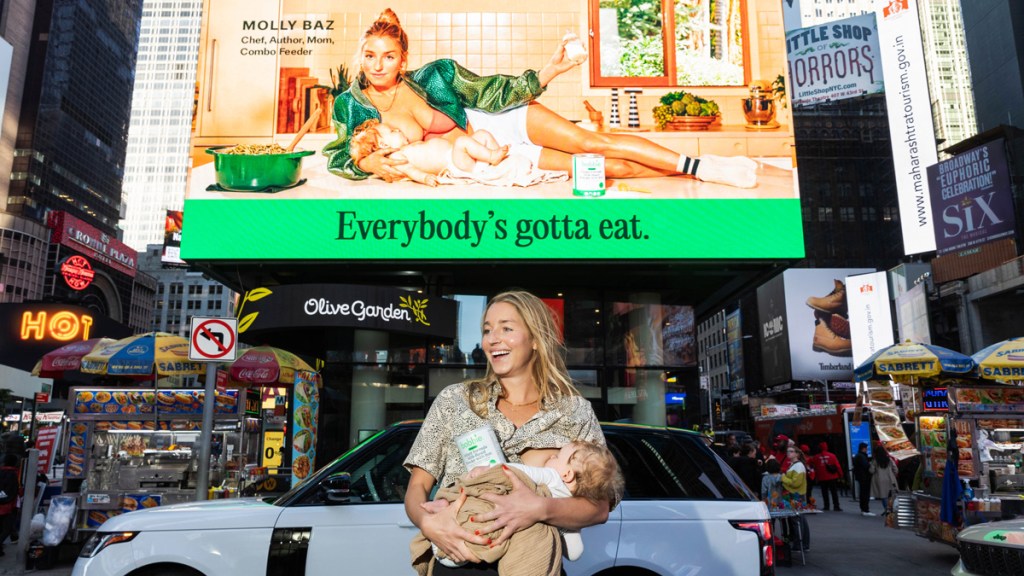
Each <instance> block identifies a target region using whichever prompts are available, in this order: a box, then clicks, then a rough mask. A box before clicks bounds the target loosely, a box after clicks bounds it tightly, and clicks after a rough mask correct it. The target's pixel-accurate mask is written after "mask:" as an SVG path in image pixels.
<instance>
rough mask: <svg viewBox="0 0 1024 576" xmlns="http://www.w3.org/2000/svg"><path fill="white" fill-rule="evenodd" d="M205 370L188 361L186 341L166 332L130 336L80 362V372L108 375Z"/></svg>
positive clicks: (195, 372)
mask: <svg viewBox="0 0 1024 576" xmlns="http://www.w3.org/2000/svg"><path fill="white" fill-rule="evenodd" d="M205 371H206V367H205V365H204V364H203V363H202V362H192V361H190V360H189V359H188V340H186V339H185V338H182V337H181V336H177V335H175V334H167V333H166V332H147V333H145V334H136V335H134V336H129V337H127V338H123V339H121V340H118V341H116V342H112V343H110V344H107V345H106V346H101V347H99V348H98V349H97V350H96V351H95V352H93V353H92V354H89V355H87V356H85V357H84V358H83V359H82V372H88V373H90V374H108V375H110V376H154V377H159V376H187V375H193V374H202V373H203V372H205Z"/></svg>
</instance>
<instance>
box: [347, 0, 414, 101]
mask: <svg viewBox="0 0 1024 576" xmlns="http://www.w3.org/2000/svg"><path fill="white" fill-rule="evenodd" d="M374 36H379V37H381V38H391V39H392V40H394V41H395V42H397V43H398V46H399V47H400V48H401V49H402V62H405V63H408V62H409V35H408V34H406V33H405V28H402V24H401V22H399V21H398V15H397V14H395V12H394V10H392V9H391V8H385V9H384V11H383V12H381V13H380V16H377V19H376V20H374V21H373V24H370V27H369V28H367V29H366V32H364V33H363V37H362V38H361V39H360V40H359V44H357V45H356V53H355V55H353V57H352V69H353V70H358V72H357V74H356V76H357V77H358V78H359V81H360V83H362V82H363V81H364V79H365V76H364V75H363V49H364V48H366V41H367V40H369V39H370V38H372V37H374ZM403 72H404V68H403ZM399 78H401V74H400V75H399Z"/></svg>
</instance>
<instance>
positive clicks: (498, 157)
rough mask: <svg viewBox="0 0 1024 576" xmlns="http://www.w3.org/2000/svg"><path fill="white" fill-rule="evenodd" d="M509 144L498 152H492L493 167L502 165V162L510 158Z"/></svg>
mask: <svg viewBox="0 0 1024 576" xmlns="http://www.w3.org/2000/svg"><path fill="white" fill-rule="evenodd" d="M508 149H509V148H508V144H505V145H504V146H502V147H501V148H498V149H497V150H493V151H492V152H491V166H497V165H498V164H501V161H502V160H504V159H505V158H508Z"/></svg>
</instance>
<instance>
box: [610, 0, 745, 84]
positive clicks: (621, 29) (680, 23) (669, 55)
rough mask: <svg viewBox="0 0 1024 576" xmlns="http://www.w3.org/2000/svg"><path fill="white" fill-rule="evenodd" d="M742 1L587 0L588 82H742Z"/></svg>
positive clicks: (743, 48)
mask: <svg viewBox="0 0 1024 576" xmlns="http://www.w3.org/2000/svg"><path fill="white" fill-rule="evenodd" d="M746 6H747V2H746V0H734V1H731V2H721V1H719V0H660V2H654V1H643V2H640V1H630V0H590V30H591V38H590V58H591V64H590V78H591V81H590V83H591V85H592V86H609V87H613V86H618V87H621V86H744V85H746V84H747V83H748V82H749V80H750V78H749V76H750V74H749V68H750V67H749V48H748V46H747V44H748V42H747V31H746V14H747V9H746Z"/></svg>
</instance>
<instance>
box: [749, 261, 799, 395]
mask: <svg viewBox="0 0 1024 576" xmlns="http://www.w3.org/2000/svg"><path fill="white" fill-rule="evenodd" d="M757 319H758V325H759V326H760V328H761V331H760V334H759V338H760V344H761V363H762V364H761V369H762V370H763V376H762V377H763V378H764V383H765V385H766V386H774V385H776V384H782V383H783V382H788V381H790V380H791V379H792V374H793V372H792V367H791V366H790V363H789V338H788V337H787V326H788V320H787V319H786V283H785V280H784V278H783V277H782V276H781V275H779V276H776V277H775V278H772V279H771V280H769V281H768V282H766V283H764V284H762V285H760V286H758V287H757Z"/></svg>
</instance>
